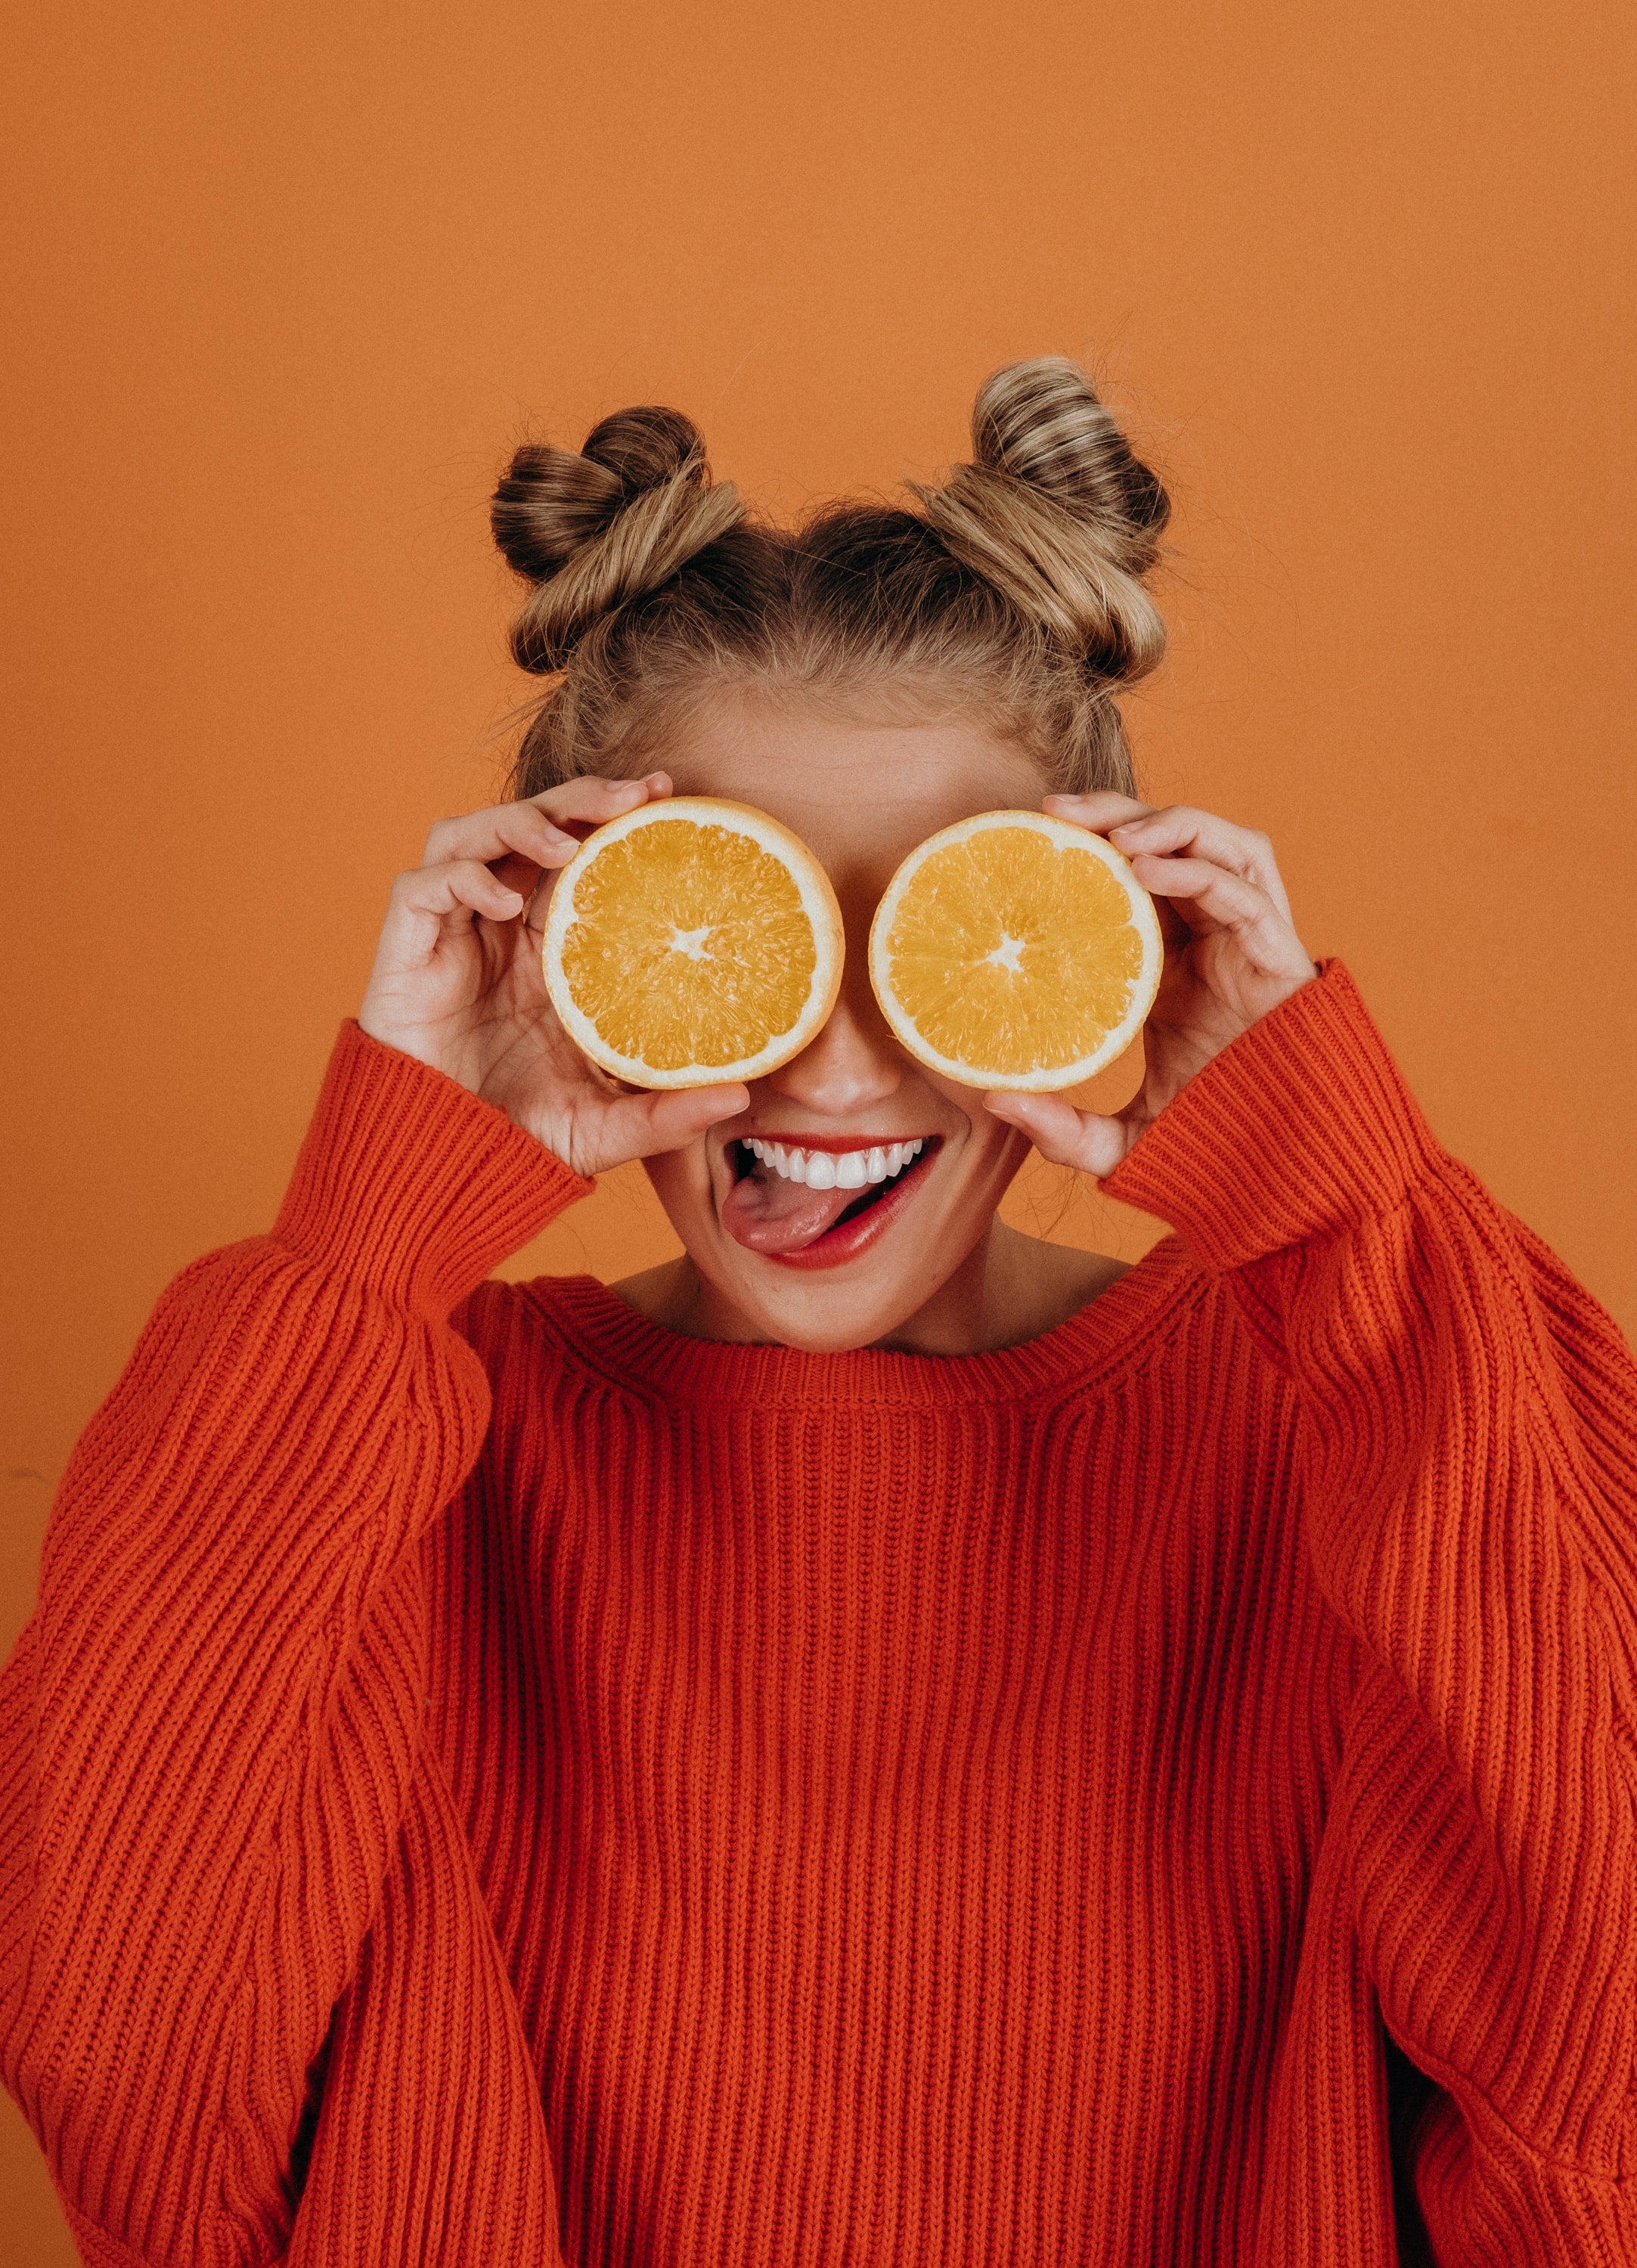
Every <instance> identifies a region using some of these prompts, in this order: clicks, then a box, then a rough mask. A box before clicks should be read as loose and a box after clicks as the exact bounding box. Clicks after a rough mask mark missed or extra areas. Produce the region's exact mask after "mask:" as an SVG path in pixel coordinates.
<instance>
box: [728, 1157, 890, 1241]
mask: <svg viewBox="0 0 1637 2268" xmlns="http://www.w3.org/2000/svg"><path fill="white" fill-rule="evenodd" d="M858 1196H859V1191H858V1190H857V1189H805V1188H803V1186H802V1184H801V1183H800V1182H787V1181H785V1180H784V1179H783V1178H782V1177H781V1176H780V1175H778V1174H776V1173H774V1172H773V1170H772V1168H771V1167H769V1166H763V1165H762V1164H760V1163H758V1164H757V1165H756V1166H755V1167H752V1168H751V1170H750V1172H749V1173H748V1174H747V1175H745V1176H744V1178H743V1180H742V1181H738V1182H734V1186H733V1188H732V1189H729V1191H728V1192H727V1195H726V1197H724V1198H723V1199H722V1226H723V1227H724V1228H725V1229H726V1231H727V1233H728V1234H729V1235H730V1236H732V1237H736V1238H737V1239H738V1241H739V1242H740V1243H741V1244H743V1245H747V1246H748V1248H749V1249H750V1250H751V1251H752V1252H800V1250H801V1249H802V1248H803V1247H804V1246H805V1245H808V1244H812V1243H814V1242H815V1241H816V1240H817V1239H818V1238H819V1237H821V1236H822V1235H823V1233H824V1232H825V1230H826V1229H827V1228H833V1227H834V1226H835V1225H836V1222H837V1219H839V1217H840V1216H841V1214H843V1213H844V1212H845V1211H846V1210H847V1207H848V1206H849V1205H850V1204H852V1202H853V1200H854V1199H855V1198H856V1197H858Z"/></svg>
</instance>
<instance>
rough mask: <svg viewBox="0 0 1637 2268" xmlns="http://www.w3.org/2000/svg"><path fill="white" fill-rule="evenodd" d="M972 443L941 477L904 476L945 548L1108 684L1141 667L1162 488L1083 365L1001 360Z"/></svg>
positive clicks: (983, 397) (987, 383)
mask: <svg viewBox="0 0 1637 2268" xmlns="http://www.w3.org/2000/svg"><path fill="white" fill-rule="evenodd" d="M972 454H973V460H974V461H973V462H972V463H971V464H970V465H958V466H956V467H955V470H954V472H953V473H952V474H951V475H950V476H949V479H948V481H947V482H944V484H943V485H942V486H941V487H938V488H929V487H921V486H919V485H915V486H914V490H913V492H914V494H915V495H916V497H918V499H919V501H920V504H921V507H922V511H923V513H924V515H925V519H926V522H927V525H928V526H929V527H931V528H932V529H933V531H934V533H935V534H937V536H938V538H939V540H940V542H942V544H943V545H944V547H945V549H947V550H948V551H949V552H951V553H952V554H953V555H954V556H955V558H957V559H959V560H960V561H961V562H962V564H963V565H964V566H967V567H969V568H970V569H971V570H972V571H973V572H974V573H975V574H978V575H981V576H983V577H984V578H985V580H987V581H988V582H990V583H992V584H994V585H996V586H997V587H998V588H999V590H1001V591H1002V592H1003V593H1005V595H1006V596H1007V598H1008V599H1010V600H1011V601H1012V602H1013V604H1014V606H1015V607H1016V608H1018V609H1019V611H1020V612H1021V614H1023V615H1025V616H1027V617H1028V618H1029V619H1030V620H1031V621H1034V622H1037V623H1038V624H1039V625H1040V627H1041V628H1042V629H1043V630H1044V631H1045V632H1046V633H1047V635H1048V636H1049V637H1051V638H1052V639H1053V641H1054V642H1055V643H1057V644H1059V645H1063V646H1066V647H1067V648H1068V649H1069V650H1070V651H1071V652H1073V653H1075V654H1076V655H1077V656H1078V657H1079V658H1080V659H1081V660H1082V662H1083V663H1084V665H1085V666H1086V667H1087V668H1088V669H1089V670H1091V671H1093V672H1094V673H1095V674H1096V675H1097V676H1099V677H1102V678H1104V679H1106V680H1108V681H1110V683H1131V682H1132V681H1134V680H1135V679H1137V678H1139V677H1145V676H1147V674H1148V672H1149V671H1150V670H1151V669H1153V668H1154V666H1155V665H1156V664H1157V663H1158V661H1159V659H1160V657H1161V654H1162V653H1163V652H1164V650H1165V625H1164V622H1163V621H1162V620H1161V615H1160V612H1159V609H1158V608H1156V607H1155V605H1154V601H1153V600H1152V599H1151V598H1150V597H1149V596H1148V593H1147V591H1145V590H1144V589H1143V587H1142V583H1141V578H1142V577H1143V576H1144V575H1146V574H1147V572H1148V571H1149V570H1150V569H1151V568H1152V567H1153V566H1154V563H1156V561H1157V560H1158V558H1159V556H1160V537H1161V534H1162V532H1163V530H1164V527H1165V525H1166V522H1167V521H1168V520H1169V518H1170V510H1171V506H1170V499H1169V497H1168V496H1167V495H1166V493H1165V490H1164V488H1163V487H1162V485H1161V482H1160V481H1159V479H1158V477H1157V476H1156V475H1154V473H1153V472H1151V471H1150V470H1149V468H1148V467H1147V465H1145V464H1144V463H1143V462H1142V461H1141V460H1140V459H1139V457H1137V456H1136V455H1135V454H1134V453H1133V452H1132V447H1131V445H1130V444H1129V443H1128V442H1127V440H1126V438H1125V435H1124V434H1123V433H1122V432H1121V431H1120V429H1119V426H1118V424H1117V423H1116V421H1115V419H1114V416H1113V415H1112V413H1111V412H1110V410H1109V409H1107V408H1106V407H1105V406H1104V404H1103V403H1102V401H1099V400H1098V398H1097V393H1096V389H1095V387H1094V386H1093V384H1092V382H1091V379H1090V378H1089V377H1088V375H1087V373H1086V372H1085V371H1083V370H1082V369H1081V368H1080V365H1079V364H1078V363H1075V362H1071V361H1070V360H1069V359H1068V357H1066V356H1065V355H1041V356H1037V357H1036V358H1035V359H1033V360H1032V361H1029V362H1015V363H1009V364H1008V365H1007V366H1006V368H1004V369H1003V370H998V371H996V372H994V374H993V376H992V377H991V378H988V379H985V380H984V384H983V385H982V386H981V387H979V389H978V394H977V401H976V402H975V403H974V404H973V407H972Z"/></svg>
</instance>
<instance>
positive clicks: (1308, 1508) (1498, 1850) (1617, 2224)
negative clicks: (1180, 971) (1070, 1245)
mask: <svg viewBox="0 0 1637 2268" xmlns="http://www.w3.org/2000/svg"><path fill="white" fill-rule="evenodd" d="M1103 1186H1104V1188H1105V1189H1107V1190H1108V1191H1109V1193H1110V1195H1112V1196H1114V1197H1118V1198H1120V1199H1122V1200H1123V1201H1124V1202H1125V1203H1127V1204H1134V1205H1138V1206H1140V1207H1141V1208H1142V1209H1143V1210H1145V1211H1148V1212H1152V1213H1154V1214H1157V1215H1158V1216H1159V1217H1160V1218H1161V1219H1165V1220H1167V1221H1169V1222H1170V1223H1171V1224H1172V1226H1174V1227H1175V1228H1176V1230H1177V1232H1178V1233H1180V1235H1181V1236H1182V1237H1183V1239H1184V1242H1185V1243H1186V1244H1187V1245H1188V1246H1189V1248H1191V1251H1192V1253H1193V1255H1194V1256H1195V1257H1196V1258H1197V1259H1198V1261H1199V1262H1200V1263H1202V1264H1203V1265H1204V1266H1205V1267H1206V1268H1207V1269H1209V1270H1213V1271H1214V1272H1215V1273H1216V1274H1217V1275H1218V1276H1219V1277H1220V1280H1221V1281H1222V1282H1223V1284H1224V1285H1225V1286H1226V1287H1227V1288H1228V1291H1229V1292H1231V1293H1232V1295H1233V1297H1234V1298H1235V1300H1236V1301H1237V1302H1238V1304H1239V1307H1240V1309H1241V1311H1242V1314H1243V1316H1244V1319H1245V1321H1246V1322H1247V1323H1248V1324H1249V1326H1250V1330H1251V1331H1252V1333H1253V1334H1254V1336H1255V1337H1256V1338H1257V1341H1258V1342H1259V1343H1260V1344H1261V1346H1262V1348H1263V1349H1264V1351H1265V1353H1266V1354H1267V1356H1268V1357H1269V1358H1270V1359H1272V1361H1273V1362H1275V1363H1276V1364H1278V1365H1279V1366H1280V1368H1281V1369H1282V1370H1283V1371H1284V1372H1285V1373H1286V1374H1287V1377H1288V1378H1289V1379H1290V1381H1291V1382H1292V1385H1293V1388H1294V1395H1295V1402H1296V1407H1297V1410H1298V1418H1297V1425H1298V1436H1299V1454H1300V1470H1301V1487H1302V1497H1303V1521H1304V1532H1305V1535H1306V1536H1307V1539H1308V1544H1309V1551H1310V1555H1311V1559H1312V1564H1313V1567H1314V1570H1315V1573H1316V1579H1317V1581H1318V1583H1319V1585H1320V1587H1321V1588H1322V1590H1323V1591H1324V1594H1325V1596H1326V1598H1327V1600H1328V1602H1329V1603H1330V1604H1331V1608H1332V1609H1333V1610H1334V1611H1335V1612H1336V1614H1337V1615H1338V1616H1340V1617H1341V1618H1342V1619H1343V1620H1344V1621H1345V1623H1346V1624H1347V1625H1348V1626H1349V1627H1350V1629H1351V1630H1352V1631H1353V1635H1354V1638H1355V1639H1356V1641H1357V1642H1358V1643H1359V1646H1360V1663H1361V1665H1362V1672H1361V1677H1360V1686H1359V1689H1358V1690H1357V1692H1356V1694H1355V1697H1354V1701H1353V1710H1352V1716H1351V1719H1350V1723H1349V1727H1348V1730H1347V1735H1346V1739H1347V1751H1346V1756H1345V1759H1344V1764H1345V1771H1344V1774H1343V1782H1342V1785H1343V1786H1345V1790H1346V1801H1345V1802H1340V1801H1338V1804H1337V1806H1336V1808H1335V1810H1334V1811H1333V1812H1332V1816H1331V1824H1330V1826H1329V1828H1328V1829H1327V1830H1326V1831H1327V1834H1328V1835H1340V1836H1341V1837H1345V1850H1344V1852H1343V1853H1342V1856H1343V1858H1344V1860H1345V1864H1344V1867H1343V1870H1342V1877H1341V1878H1342V1879H1343V1880H1345V1881H1346V1882H1347V1883H1348V1884H1349V1886H1350V1887H1349V1890H1348V1896H1349V1899H1350V1903H1351V1914H1352V1924H1353V1928H1354V1929H1355V1931H1356V1933H1357V1937H1358V1942H1359V1945H1360V1949H1361V1953H1362V1956H1363V1961H1364V1964H1365V1968H1366V1970H1367V1973H1368V1978H1369V1981H1370V1982H1371V1984H1372V1985H1374V1987H1375V1993H1376V1996H1377V1999H1378V2001H1379V2005H1380V2008H1381V2013H1382V2016H1383V2021H1384V2023H1385V2026H1386V2029H1387V2030H1388V2031H1389V2033H1390V2035H1391V2036H1392V2037H1393V2038H1394V2039H1395V2040H1396V2041H1397V2044H1398V2046H1399V2047H1400V2048H1401V2049H1402V2050H1403V2051H1404V2052H1405V2054H1406V2055H1407V2056H1408V2057H1409V2058H1411V2060H1412V2062H1413V2063H1414V2064H1415V2065H1417V2066H1419V2068H1420V2069H1421V2070H1422V2071H1423V2072H1424V2073H1426V2074H1427V2076H1428V2077H1429V2078H1431V2079H1432V2080H1434V2081H1435V2082H1436V2085H1437V2087H1438V2088H1440V2089H1441V2090H1442V2091H1443V2094H1444V2096H1445V2097H1446V2098H1447V2099H1445V2100H1443V2101H1442V2102H1441V2103H1440V2104H1439V2106H1438V2110H1437V2115H1436V2117H1434V2118H1432V2119H1431V2120H1430V2122H1424V2124H1423V2129H1422V2132H1421V2134H1420V2136H1419V2142H1418V2148H1417V2166H1416V2180H1417V2185H1418V2191H1419V2197H1420V2203H1421V2207H1422V2211H1423V2213H1424V2214H1425V2216H1426V2219H1427V2226H1428V2228H1429V2231H1430V2232H1431V2234H1432V2235H1433V2237H1434V2250H1435V2252H1436V2257H1438V2258H1439V2259H1440V2260H1444V2259H1449V2260H1452V2261H1453V2260H1461V2261H1473V2262H1477V2261H1485V2262H1488V2261H1492V2260H1493V2261H1495V2262H1497V2263H1499V2262H1510V2261H1517V2260H1523V2259H1527V2260H1531V2261H1536V2260H1537V2261H1541V2262H1545V2261H1552V2262H1558V2261H1562V2262H1570V2261H1573V2262H1589V2261H1594V2260H1595V2261H1598V2262H1602V2261H1610V2262H1612V2261H1615V2260H1619V2261H1626V2260H1627V2259H1629V2258H1631V2257H1633V2252H1632V2251H1631V2250H1628V2249H1627V2248H1628V2247H1629V2246H1630V2245H1631V2243H1632V2239H1633V2228H1632V2225H1631V2224H1630V2222H1629V2221H1627V2220H1626V2219H1625V2217H1624V2215H1625V2213H1628V2212H1629V2210H1630V2208H1629V2206H1623V2205H1622V2202H1621V2200H1622V2198H1623V2194H1624V2192H1623V2189H1622V2186H1621V2182H1620V2177H1621V2176H1623V2175H1626V2176H1629V2174H1630V2173H1631V2172H1632V2171H1633V2169H1634V2168H1637V2156H1633V2080H1634V2078H1637V2072H1634V2068H1633V2020H1634V2017H1637V1817H1634V1812H1637V1807H1634V1803H1633V1798H1634V1795H1637V1368H1634V1367H1633V1360H1632V1357H1631V1354H1630V1351H1629V1350H1628V1349H1627V1347H1626V1344H1625V1342H1624V1340H1623V1339H1622V1338H1621V1337H1620V1334H1619V1330H1618V1329H1616V1327H1615V1325H1614V1323H1613V1322H1611V1319H1610V1317H1609V1316H1608V1315H1607V1314H1604V1311H1603V1310H1602V1308H1601V1307H1598V1305H1597V1304H1596V1301H1595V1300H1592V1299H1591V1298H1590V1296H1589V1294H1588V1293H1587V1292H1585V1291H1584V1290H1582V1287H1581V1286H1580V1285H1578V1284H1577V1283H1576V1282H1575V1281H1574V1278H1572V1277H1571V1276H1570V1274H1569V1273H1568V1271H1567V1270H1566V1269H1565V1268H1564V1267H1563V1266H1562V1264H1561V1263H1560V1262H1559V1261H1558V1260H1557V1259H1556V1258H1555V1257H1554V1256H1553V1255H1552V1253H1551V1252H1550V1251H1549V1250H1548V1249H1547V1248H1546V1247H1545V1245H1544V1244H1543V1243H1542V1242H1541V1241H1540V1240H1539V1239H1538V1238H1537V1236H1535V1235H1534V1234H1533V1233H1531V1232H1530V1230H1529V1229H1528V1228H1526V1227H1524V1226H1523V1224H1522V1223H1521V1222H1519V1221H1518V1220H1516V1219H1514V1218H1513V1217H1512V1216H1511V1215H1510V1214H1509V1213H1508V1212H1507V1211H1505V1210H1504V1209H1503V1208H1502V1207H1501V1205H1499V1204H1496V1203H1495V1202H1494V1200H1493V1198H1492V1197H1489V1196H1488V1194H1487V1193H1486V1190H1485V1189H1483V1187H1482V1186H1481V1184H1480V1183H1479V1182H1478V1180H1477V1179H1476V1178H1475V1177H1474V1175H1472V1174H1471V1172H1470V1171H1469V1170H1468V1169H1467V1168H1466V1167H1464V1166H1463V1165H1461V1164H1460V1163H1458V1162H1457V1161H1456V1160H1455V1159H1454V1158H1453V1157H1451V1156H1450V1155H1449V1153H1448V1152H1446V1151H1445V1150H1443V1149H1442V1147H1441V1146H1440V1145H1439V1144H1438V1142H1437V1141H1436V1140H1435V1139H1434V1136H1433V1134H1432V1133H1431V1131H1430V1130H1429V1128H1428V1126H1427V1122H1426V1120H1425V1118H1424V1117H1423V1116H1422V1114H1421V1112H1420V1110H1419V1108H1418V1107H1417V1105H1416V1103H1415V1101H1414V1100H1413V1098H1412V1095H1411V1094H1410V1093H1409V1092H1408V1090H1407V1088H1406V1087H1405V1084H1404V1081H1403V1079H1402V1078H1401V1076H1400V1075H1399V1073H1398V1071H1397V1068H1396V1067H1395V1065H1394V1064H1393V1061H1392V1058H1391V1057H1390V1054H1389V1052H1388V1050H1387V1048H1386V1045H1385V1043H1384V1042H1383V1039H1382V1037H1381V1035H1380V1034H1379V1032H1378V1031H1377V1029H1376V1027H1375V1024H1374V1022H1373V1021H1372V1020H1371V1018H1370V1016H1369V1014H1368V1011H1367V1010H1366V1008H1365V1006H1364V1005H1363V1002H1362V1000H1361V999H1360V996H1359V993H1358V991H1357V990H1356V989H1355V987H1354V985H1353V982H1352V980H1351V978H1350V977H1349V976H1348V975H1347V973H1346V969H1345V968H1343V967H1342V966H1341V964H1340V963H1339V962H1338V961H1330V962H1327V963H1324V964H1323V965H1322V966H1321V971H1320V975H1319V976H1318V977H1317V979H1316V980H1315V981H1313V982H1310V983H1308V984H1306V985H1304V986H1303V987H1302V988H1301V990H1299V991H1297V992H1296V993H1294V995H1292V996H1291V998H1288V999H1287V1000H1286V1001H1285V1002H1284V1003H1282V1004H1281V1005H1280V1006H1279V1008H1278V1009H1276V1010H1275V1011H1274V1012H1273V1013H1272V1014H1271V1015H1269V1016H1267V1017H1265V1018H1264V1019H1263V1020H1262V1021H1261V1022H1260V1023H1259V1024H1257V1025H1256V1026H1254V1027H1252V1028H1251V1030H1250V1031H1249V1032H1247V1033H1245V1034H1244V1035H1242V1037H1241V1038H1240V1039H1238V1040H1236V1041H1235V1042H1233V1044H1232V1045H1231V1046H1229V1047H1228V1049H1225V1050H1224V1051H1223V1053H1222V1054H1221V1055H1220V1056H1219V1057H1216V1058H1215V1059H1214V1060H1213V1062H1212V1063H1211V1064H1208V1065H1207V1066H1206V1068H1205V1070H1204V1071H1201V1072H1200V1073H1198V1075H1197V1076H1196V1078H1195V1079H1193V1080H1191V1082H1190V1084H1189V1086H1187V1087H1186V1088H1184V1090H1183V1092H1182V1093H1181V1094H1179V1095H1178V1096H1177V1097H1176V1099H1175V1100H1174V1101H1172V1103H1171V1104H1170V1105H1169V1107H1168V1108H1167V1109H1166V1110H1165V1111H1164V1112H1163V1113H1162V1114H1161V1116H1160V1117H1159V1118H1157V1119H1156V1120H1155V1121H1154V1124H1153V1125H1152V1126H1151V1127H1150V1128H1149V1129H1148V1130H1147V1132H1146V1133H1145V1134H1144V1135H1143V1136H1142V1138H1141V1139H1140V1140H1139V1142H1138V1144H1137V1145H1136V1146H1135V1147H1134V1148H1133V1149H1132V1152H1130V1154H1129V1155H1128V1156H1127V1158H1126V1159H1125V1160H1124V1161H1123V1162H1122V1164H1121V1165H1120V1166H1119V1167H1118V1168H1117V1170H1116V1172H1115V1173H1114V1174H1112V1175H1110V1176H1109V1177H1108V1179H1107V1181H1106V1182H1104V1184H1103Z"/></svg>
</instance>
